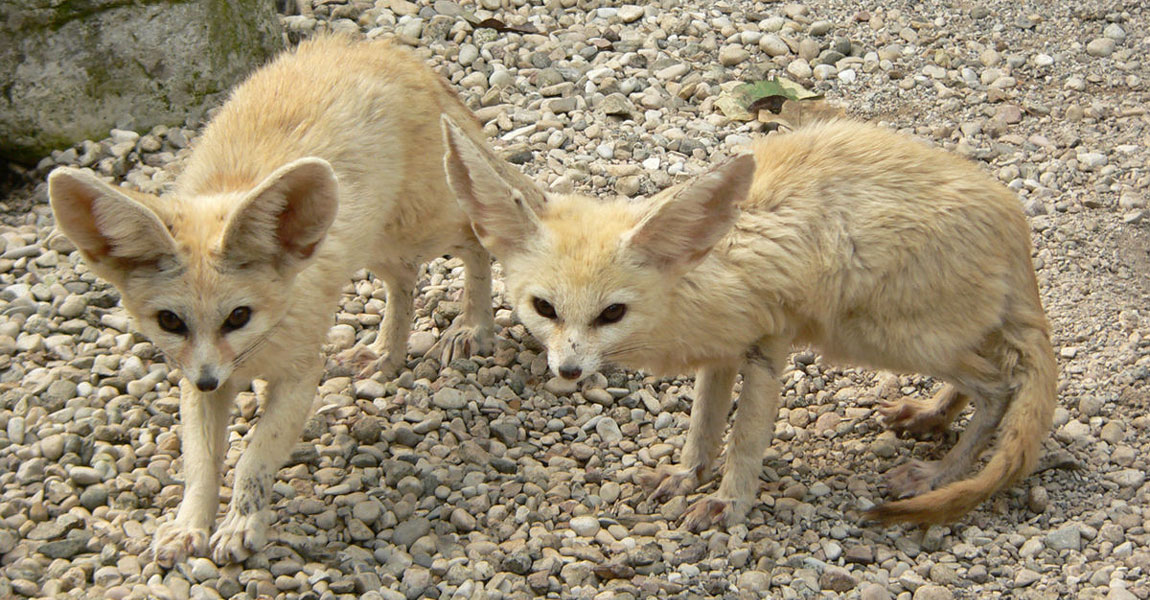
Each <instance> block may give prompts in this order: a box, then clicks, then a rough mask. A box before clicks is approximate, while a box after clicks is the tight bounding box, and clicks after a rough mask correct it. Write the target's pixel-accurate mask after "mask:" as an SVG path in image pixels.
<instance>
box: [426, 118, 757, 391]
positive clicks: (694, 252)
mask: <svg viewBox="0 0 1150 600" xmlns="http://www.w3.org/2000/svg"><path fill="white" fill-rule="evenodd" d="M444 136H445V139H446V142H447V143H446V147H447V152H446V155H445V157H444V161H445V166H446V171H447V174H448V182H449V183H450V184H451V187H452V189H453V190H454V191H455V193H456V196H457V198H458V200H459V203H460V205H461V206H462V207H463V209H464V211H465V212H466V213H467V214H468V216H469V217H470V218H471V221H472V228H473V229H474V230H475V234H476V236H478V237H479V240H480V242H481V243H483V245H484V246H485V247H486V248H487V249H488V251H490V252H491V253H492V254H493V255H495V257H496V258H498V259H499V260H500V261H501V262H502V263H503V265H504V272H505V276H506V284H507V290H508V292H509V295H510V296H511V298H512V301H513V302H514V304H515V310H516V313H517V314H518V315H519V319H520V320H521V321H522V322H523V324H524V325H525V326H526V327H527V328H528V330H530V331H531V333H532V335H534V336H535V337H536V338H538V339H539V340H541V341H542V342H543V343H544V345H545V346H546V347H547V358H548V365H549V366H550V367H551V370H552V371H553V372H555V373H556V374H557V375H559V376H560V377H563V378H566V379H570V380H576V381H577V380H579V379H582V378H584V377H586V376H588V375H590V374H592V373H595V372H597V371H598V370H600V369H601V368H602V367H603V366H604V365H605V364H607V363H619V364H623V365H628V364H631V362H632V361H631V360H630V359H631V358H632V357H637V356H639V355H640V354H641V353H643V352H644V350H645V349H646V345H647V343H648V341H649V340H650V339H651V337H652V331H651V329H652V328H653V327H655V326H656V324H657V323H659V322H661V321H662V320H663V318H664V317H665V315H662V314H660V313H661V311H662V310H665V307H666V304H667V302H666V299H667V294H668V293H669V292H670V290H671V289H672V288H673V287H674V285H675V284H676V283H677V282H678V280H679V278H681V277H682V275H683V274H684V273H686V272H688V271H689V270H691V269H692V268H695V267H696V266H698V265H699V263H701V262H702V261H703V259H704V258H706V256H707V254H708V252H710V250H711V248H713V247H714V246H715V244H717V243H718V242H719V241H720V239H721V238H722V237H723V236H724V235H725V234H726V233H727V232H728V231H729V230H730V228H731V226H732V225H733V224H734V221H735V219H736V218H737V216H738V212H739V211H738V202H739V201H740V200H741V199H742V198H743V197H744V196H745V195H746V193H747V190H748V188H749V186H750V181H751V178H752V176H753V172H754V159H753V158H751V157H750V156H740V157H737V158H735V159H732V160H731V161H729V162H727V163H725V164H723V165H720V166H719V167H717V168H715V169H714V170H712V171H710V172H708V173H706V174H704V175H701V176H699V177H696V178H695V179H694V180H692V181H690V182H688V183H687V184H685V185H682V186H679V187H675V188H670V189H668V190H665V191H664V192H662V193H661V194H659V195H657V196H656V197H654V198H653V199H652V200H651V201H650V202H649V203H646V204H642V205H640V204H637V203H633V202H630V201H629V200H626V199H615V200H606V201H597V200H595V199H592V198H587V197H582V196H577V195H548V194H544V193H543V192H542V191H541V190H539V189H538V188H537V187H536V186H535V185H534V184H533V183H532V182H531V181H530V180H529V179H527V178H526V177H524V176H523V175H522V174H520V173H518V172H516V171H514V170H513V169H511V168H509V167H508V166H507V165H506V164H505V163H504V162H503V161H500V160H498V159H497V158H496V157H494V156H492V155H491V154H490V153H489V152H488V151H486V150H485V149H483V148H480V147H478V146H476V145H475V144H473V143H472V142H471V141H470V140H469V139H468V138H467V137H466V135H464V134H463V133H462V131H460V130H459V129H458V128H457V127H456V126H455V125H454V124H452V123H450V121H448V120H446V119H445V121H444Z"/></svg>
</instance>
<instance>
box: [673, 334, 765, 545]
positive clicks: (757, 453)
mask: <svg viewBox="0 0 1150 600" xmlns="http://www.w3.org/2000/svg"><path fill="white" fill-rule="evenodd" d="M784 355H785V349H784V350H776V351H775V352H773V353H772V354H770V355H764V354H761V353H760V352H759V351H758V350H756V351H754V352H751V353H750V354H749V355H748V357H747V361H746V363H744V365H743V389H742V391H741V392H740V393H739V406H738V408H737V409H736V412H735V422H734V425H732V427H731V440H730V443H729V444H728V447H727V461H726V466H725V468H724V471H723V480H722V482H721V483H720V484H719V489H718V491H716V492H715V493H714V494H711V495H709V496H707V497H705V498H703V499H702V500H699V501H698V502H696V503H695V504H693V505H691V507H690V508H688V509H687V513H686V515H685V516H684V517H683V525H684V527H686V528H687V529H688V530H690V531H702V530H704V529H707V528H709V527H711V526H712V525H733V524H735V523H737V522H739V521H741V520H743V519H744V518H745V517H746V515H747V512H748V511H749V510H750V509H751V503H752V502H754V500H755V496H756V493H757V492H758V490H759V474H760V473H761V472H762V470H763V453H764V452H765V451H766V449H767V446H768V445H770V443H771V438H772V437H773V436H774V431H775V419H776V417H777V416H778V414H779V378H778V375H777V373H778V371H779V370H778V368H777V365H781V364H782V357H783V356H784Z"/></svg>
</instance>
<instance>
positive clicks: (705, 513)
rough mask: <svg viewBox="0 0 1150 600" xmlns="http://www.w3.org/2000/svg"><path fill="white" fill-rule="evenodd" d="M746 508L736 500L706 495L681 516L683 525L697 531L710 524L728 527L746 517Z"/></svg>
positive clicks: (694, 531) (707, 527)
mask: <svg viewBox="0 0 1150 600" xmlns="http://www.w3.org/2000/svg"><path fill="white" fill-rule="evenodd" d="M746 513H747V511H746V509H745V508H743V507H742V506H741V505H740V502H739V501H737V500H728V499H723V498H718V497H715V496H707V497H706V498H703V499H702V500H699V501H698V502H696V503H694V504H692V505H691V507H690V508H688V509H687V513H686V514H685V515H684V516H683V527H685V528H686V529H687V531H690V532H692V533H698V532H700V531H703V530H705V529H710V528H711V527H712V526H721V527H730V526H731V525H734V524H736V523H738V522H740V521H742V520H743V519H744V518H746Z"/></svg>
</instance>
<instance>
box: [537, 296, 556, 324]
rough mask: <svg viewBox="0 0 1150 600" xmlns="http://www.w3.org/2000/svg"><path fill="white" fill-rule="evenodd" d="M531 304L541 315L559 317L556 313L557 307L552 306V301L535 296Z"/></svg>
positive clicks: (551, 317)
mask: <svg viewBox="0 0 1150 600" xmlns="http://www.w3.org/2000/svg"><path fill="white" fill-rule="evenodd" d="M531 306H532V307H533V308H534V309H535V312H537V313H539V316H541V317H544V318H547V319H556V318H558V315H556V314H555V307H554V306H551V303H550V302H548V301H546V300H544V299H542V298H535V299H534V300H532V301H531Z"/></svg>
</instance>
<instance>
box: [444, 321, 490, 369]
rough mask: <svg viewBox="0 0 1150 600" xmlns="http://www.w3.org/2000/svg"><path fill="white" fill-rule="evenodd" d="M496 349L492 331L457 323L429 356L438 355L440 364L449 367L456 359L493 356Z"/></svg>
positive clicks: (446, 332) (449, 329)
mask: <svg viewBox="0 0 1150 600" xmlns="http://www.w3.org/2000/svg"><path fill="white" fill-rule="evenodd" d="M494 347H495V335H494V334H493V333H492V332H491V331H490V330H488V329H486V328H480V327H475V326H472V325H461V324H459V323H458V322H457V323H455V324H452V325H451V327H448V328H447V331H444V332H443V335H441V336H439V341H437V342H435V345H434V346H432V347H431V350H429V351H428V354H430V355H432V356H435V355H436V354H438V355H439V357H440V359H439V362H440V364H442V365H448V364H450V363H451V361H453V360H456V359H462V358H470V357H472V356H474V355H476V354H484V355H486V354H491V351H492V350H493V349H494Z"/></svg>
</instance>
